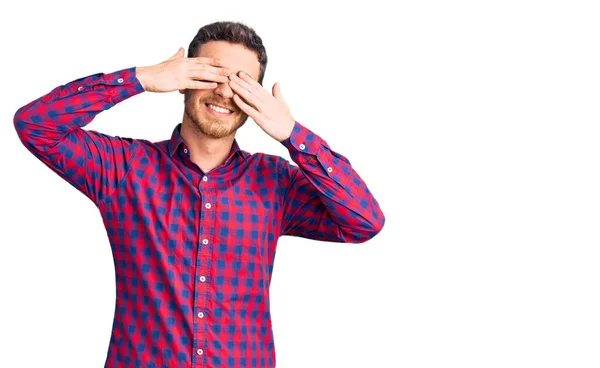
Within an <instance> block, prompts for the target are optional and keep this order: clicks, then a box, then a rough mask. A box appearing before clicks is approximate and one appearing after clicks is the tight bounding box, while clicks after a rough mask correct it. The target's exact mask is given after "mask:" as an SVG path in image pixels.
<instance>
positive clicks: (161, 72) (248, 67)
mask: <svg viewBox="0 0 600 368" xmlns="http://www.w3.org/2000/svg"><path fill="white" fill-rule="evenodd" d="M266 65H267V56H266V52H265V48H264V46H263V44H262V40H261V39H260V37H258V36H257V35H256V34H255V32H254V30H253V29H251V28H249V27H247V26H245V25H243V24H241V23H231V22H217V23H213V24H210V25H207V26H205V27H202V28H201V29H200V30H199V32H198V34H197V35H196V36H195V38H194V39H193V40H192V42H191V44H190V46H189V50H188V57H187V58H186V57H183V49H182V48H180V49H179V51H178V52H177V53H176V54H175V55H173V56H172V57H170V58H169V59H167V60H166V61H164V62H162V63H160V64H156V65H153V66H147V67H131V68H128V69H123V70H119V71H116V72H114V73H110V74H103V73H99V74H94V75H90V76H87V77H84V78H80V79H77V80H73V81H72V82H70V83H67V84H65V85H63V86H59V87H57V88H55V89H54V90H52V91H51V92H49V93H48V94H46V95H44V96H42V97H40V98H38V99H36V100H34V101H32V102H30V103H28V104H27V105H25V106H23V107H21V108H20V109H19V110H18V111H17V112H16V114H15V118H14V124H15V128H16V130H17V132H18V135H19V137H20V139H21V141H22V142H23V144H24V145H25V147H26V148H27V149H28V150H30V151H31V152H32V153H33V154H34V155H35V156H36V157H37V158H39V159H40V160H41V161H42V162H44V163H45V164H46V165H47V166H48V167H50V168H51V169H52V170H53V171H55V172H56V173H57V174H58V175H60V176H61V177H63V178H64V179H65V180H67V181H68V182H69V183H70V184H71V185H73V186H74V187H75V188H77V189H78V190H79V191H81V192H82V193H83V194H85V195H86V196H87V197H88V198H90V199H91V200H92V201H93V202H94V203H95V204H96V206H97V207H98V209H99V210H100V213H101V215H102V218H103V221H104V224H105V226H106V229H107V233H108V237H109V240H110V244H111V248H112V253H113V257H114V261H115V273H116V280H117V300H116V309H115V317H114V323H113V330H112V336H111V340H110V344H109V349H108V355H107V360H106V364H105V367H115V368H116V367H119V368H121V367H144V368H146V367H157V368H158V367H170V368H178V367H181V368H184V367H185V368H187V367H274V366H275V347H274V341H273V332H272V330H271V319H270V311H269V285H270V279H271V272H272V269H273V262H274V257H275V248H276V245H277V239H278V238H279V237H280V236H282V235H291V236H299V237H305V238H309V239H315V240H322V241H332V242H348V243H362V242H365V241H367V240H369V239H371V238H372V237H373V236H375V235H376V234H377V233H378V232H379V231H380V230H381V228H382V227H383V224H384V222H385V218H384V215H383V213H382V211H381V209H380V207H379V205H378V203H377V201H376V200H375V198H374V197H373V196H372V194H371V193H370V191H369V190H368V188H367V187H366V185H365V183H364V182H363V180H362V179H361V178H360V177H359V175H358V174H357V173H356V172H355V171H354V170H353V168H352V166H351V165H350V162H349V161H348V160H347V159H346V158H345V157H344V156H342V155H341V154H339V153H337V152H335V151H333V150H332V149H331V148H330V147H329V146H328V144H327V143H326V142H325V140H323V139H322V138H320V137H319V136H318V135H317V134H315V133H314V132H312V131H310V130H309V129H307V128H306V127H304V126H302V125H301V124H300V123H298V122H297V121H295V119H294V118H293V116H292V115H291V113H290V110H289V108H288V106H287V105H286V103H285V101H284V99H283V96H282V95H281V92H280V90H279V86H278V84H277V83H276V84H275V85H274V86H273V89H272V94H271V93H270V92H269V91H267V90H265V89H264V88H263V87H262V80H263V76H264V73H265V68H266ZM175 90H179V92H180V93H182V94H184V95H185V98H184V101H185V110H184V114H183V120H182V122H181V123H180V124H178V125H177V126H176V127H175V129H174V130H173V134H172V136H171V138H170V139H168V140H164V141H160V142H149V141H147V140H143V139H132V138H121V137H118V136H115V137H113V136H109V135H106V134H102V133H98V132H95V131H92V130H84V129H83V127H84V126H85V125H87V124H88V123H90V122H91V121H92V119H93V118H94V116H95V115H97V114H98V113H100V112H102V111H104V110H107V109H109V108H111V107H112V106H114V105H115V104H117V103H119V102H121V101H124V100H126V99H127V98H130V97H132V96H135V95H136V94H139V93H141V92H144V91H149V92H169V91H175ZM248 116H250V117H252V119H253V120H254V121H255V122H256V123H257V124H258V125H259V126H260V127H261V128H262V130H264V132H265V133H267V134H268V135H269V136H271V137H273V138H274V139H276V140H277V141H278V142H280V143H281V144H283V145H284V146H285V147H287V149H288V150H289V152H290V157H291V158H292V159H293V161H294V162H295V163H296V164H297V165H298V166H294V165H291V164H290V163H289V162H288V161H287V160H285V159H284V158H282V157H279V156H274V155H269V154H264V153H256V154H252V155H251V154H249V153H248V152H246V151H244V150H241V149H240V147H239V146H238V144H237V141H236V140H235V133H236V131H237V129H239V127H241V126H242V125H243V124H244V123H245V121H246V119H247V118H248Z"/></svg>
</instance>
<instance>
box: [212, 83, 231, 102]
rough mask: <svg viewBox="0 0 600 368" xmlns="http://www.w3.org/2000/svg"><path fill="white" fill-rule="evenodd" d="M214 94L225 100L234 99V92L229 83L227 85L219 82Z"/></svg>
mask: <svg viewBox="0 0 600 368" xmlns="http://www.w3.org/2000/svg"><path fill="white" fill-rule="evenodd" d="M213 92H214V93H215V94H217V95H219V96H221V97H223V98H228V99H230V98H233V90H232V89H231V87H230V86H229V81H227V82H225V83H219V82H217V88H215V89H213Z"/></svg>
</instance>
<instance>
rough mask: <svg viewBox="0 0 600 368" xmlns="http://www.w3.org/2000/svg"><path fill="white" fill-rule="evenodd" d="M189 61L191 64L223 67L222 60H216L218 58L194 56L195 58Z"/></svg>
mask: <svg viewBox="0 0 600 368" xmlns="http://www.w3.org/2000/svg"><path fill="white" fill-rule="evenodd" d="M189 59H190V60H192V61H193V62H195V63H196V64H208V65H213V66H225V65H224V63H223V60H222V59H218V58H210V57H203V56H196V57H192V58H189Z"/></svg>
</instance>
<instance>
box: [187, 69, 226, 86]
mask: <svg viewBox="0 0 600 368" xmlns="http://www.w3.org/2000/svg"><path fill="white" fill-rule="evenodd" d="M190 79H199V80H206V81H211V82H219V83H227V82H228V81H229V78H227V76H225V75H222V74H217V73H213V72H211V71H208V70H203V69H196V70H192V72H191V75H190Z"/></svg>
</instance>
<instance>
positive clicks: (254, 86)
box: [234, 70, 269, 96]
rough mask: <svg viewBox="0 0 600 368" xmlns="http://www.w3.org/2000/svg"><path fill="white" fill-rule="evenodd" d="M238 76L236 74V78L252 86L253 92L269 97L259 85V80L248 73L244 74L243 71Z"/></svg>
mask: <svg viewBox="0 0 600 368" xmlns="http://www.w3.org/2000/svg"><path fill="white" fill-rule="evenodd" d="M238 74H239V75H238ZM238 74H234V75H235V77H236V78H238V79H240V80H242V81H244V82H246V83H247V84H248V85H249V86H250V88H251V90H252V89H254V90H256V91H257V92H258V93H261V94H263V95H265V96H269V92H268V91H267V90H266V89H265V88H264V87H263V86H262V85H261V84H260V83H258V81H257V80H255V79H254V78H252V77H251V76H250V75H249V74H248V73H246V72H244V71H243V70H240V71H239V73H238Z"/></svg>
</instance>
